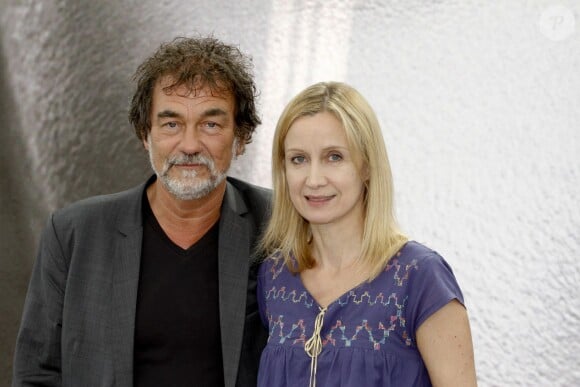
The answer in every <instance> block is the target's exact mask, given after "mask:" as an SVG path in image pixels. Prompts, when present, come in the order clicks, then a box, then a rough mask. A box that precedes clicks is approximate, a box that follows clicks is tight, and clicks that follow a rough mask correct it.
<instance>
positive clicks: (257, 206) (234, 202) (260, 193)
mask: <svg viewBox="0 0 580 387" xmlns="http://www.w3.org/2000/svg"><path fill="white" fill-rule="evenodd" d="M228 184H229V185H230V186H231V187H233V190H232V191H234V190H235V191H236V193H235V194H234V195H230V194H228V199H226V201H227V202H228V205H229V206H231V208H233V209H234V211H236V212H238V213H240V214H243V213H245V212H246V211H247V212H248V213H249V214H252V216H253V217H254V218H255V219H256V221H257V223H258V224H261V223H262V222H264V221H265V220H266V219H267V218H268V217H269V214H270V203H271V199H272V190H270V189H268V188H264V187H259V186H257V185H254V184H251V183H248V182H246V181H243V180H240V179H237V178H234V177H229V176H228ZM236 197H237V198H236Z"/></svg>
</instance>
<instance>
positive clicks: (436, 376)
mask: <svg viewBox="0 0 580 387" xmlns="http://www.w3.org/2000/svg"><path fill="white" fill-rule="evenodd" d="M417 345H418V347H419V352H420V353H421V356H422V357H423V361H424V362H425V365H426V367H427V370H428V371H429V377H430V378H431V383H433V386H435V387H446V386H452V387H472V386H477V379H476V376H475V361H474V355H473V343H472V340H471V329H470V327H469V320H468V318H467V311H466V310H465V307H464V306H463V305H461V304H460V303H459V302H458V301H457V300H453V301H451V302H449V303H448V304H447V305H445V306H444V307H442V308H441V309H439V310H438V311H437V312H435V313H433V314H432V315H431V316H429V318H427V320H425V322H423V323H422V324H421V326H419V329H417Z"/></svg>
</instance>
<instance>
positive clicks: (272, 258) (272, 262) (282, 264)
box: [260, 252, 288, 280]
mask: <svg viewBox="0 0 580 387" xmlns="http://www.w3.org/2000/svg"><path fill="white" fill-rule="evenodd" d="M287 271H288V268H287V266H286V260H285V259H284V256H283V255H282V254H281V253H280V252H274V253H272V254H270V255H268V256H267V257H266V258H264V260H263V261H262V263H261V264H260V276H262V277H266V278H269V279H272V280H275V279H276V278H278V277H279V276H280V275H281V274H283V273H285V272H287Z"/></svg>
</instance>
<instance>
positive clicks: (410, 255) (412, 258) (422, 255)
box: [389, 240, 445, 265]
mask: <svg viewBox="0 0 580 387" xmlns="http://www.w3.org/2000/svg"><path fill="white" fill-rule="evenodd" d="M395 261H396V262H399V263H405V264H412V263H413V264H422V265H425V264H433V263H437V262H444V261H445V260H444V258H443V257H442V256H441V255H440V254H439V253H438V252H437V251H435V250H433V249H431V248H430V247H427V246H425V245H424V244H422V243H420V242H417V241H414V240H410V241H408V242H407V243H405V244H404V245H403V247H401V249H400V250H399V251H398V252H397V253H396V254H395V255H394V256H393V257H392V258H391V262H395ZM391 262H389V263H391Z"/></svg>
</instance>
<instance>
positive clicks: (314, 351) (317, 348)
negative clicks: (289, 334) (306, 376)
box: [304, 307, 326, 387]
mask: <svg viewBox="0 0 580 387" xmlns="http://www.w3.org/2000/svg"><path fill="white" fill-rule="evenodd" d="M319 309H320V313H318V315H317V316H316V320H314V332H313V333H312V337H311V338H310V339H308V341H306V343H304V350H305V351H306V353H307V354H308V356H310V357H311V358H312V360H311V361H310V384H309V387H316V367H317V365H318V355H319V354H320V352H322V338H321V337H320V331H321V330H322V324H323V322H324V314H325V313H326V308H320V307H319Z"/></svg>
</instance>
